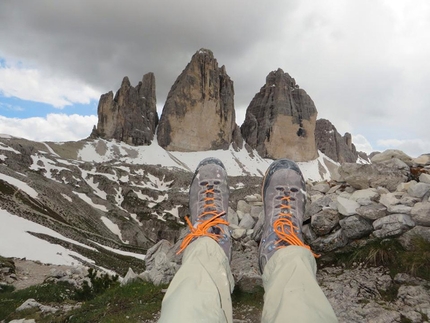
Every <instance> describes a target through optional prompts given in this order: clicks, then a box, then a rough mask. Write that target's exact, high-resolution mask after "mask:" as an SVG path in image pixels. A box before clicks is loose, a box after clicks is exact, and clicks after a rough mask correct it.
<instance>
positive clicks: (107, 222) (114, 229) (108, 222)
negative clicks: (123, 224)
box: [100, 216, 129, 244]
mask: <svg viewBox="0 0 430 323" xmlns="http://www.w3.org/2000/svg"><path fill="white" fill-rule="evenodd" d="M100 219H101V220H102V222H103V224H104V225H105V226H106V227H107V228H108V229H109V230H110V231H112V233H113V234H115V235H117V236H118V238H119V239H120V240H121V241H122V242H123V243H125V244H128V243H129V242H128V241H124V240H122V234H121V230H120V229H119V226H118V224H115V223H113V222H112V221H111V220H110V219H108V218H107V217H105V216H102V217H101V218H100Z"/></svg>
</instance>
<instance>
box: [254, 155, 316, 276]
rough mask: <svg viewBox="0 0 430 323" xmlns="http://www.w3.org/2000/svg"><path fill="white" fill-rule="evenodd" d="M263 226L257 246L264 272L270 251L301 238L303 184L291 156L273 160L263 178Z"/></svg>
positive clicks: (303, 198)
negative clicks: (289, 158)
mask: <svg viewBox="0 0 430 323" xmlns="http://www.w3.org/2000/svg"><path fill="white" fill-rule="evenodd" d="M262 195H263V203H264V216H265V219H264V226H263V234H262V237H261V242H260V247H259V264H260V270H261V273H263V270H264V267H265V266H266V264H267V262H268V261H269V259H270V258H271V257H272V255H273V254H274V253H275V252H276V251H277V250H278V249H280V248H283V247H286V246H289V245H297V246H302V247H305V248H308V249H310V248H309V247H308V246H306V245H305V244H304V242H303V236H302V222H303V214H304V211H305V204H306V185H305V182H304V180H303V175H302V172H301V171H300V168H299V167H298V166H297V164H296V163H294V162H293V161H291V160H288V159H279V160H276V161H274V162H273V163H272V164H271V165H270V167H269V169H268V170H267V171H266V175H265V176H264V180H263V193H262Z"/></svg>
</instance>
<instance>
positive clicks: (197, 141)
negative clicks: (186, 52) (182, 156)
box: [157, 49, 236, 151]
mask: <svg viewBox="0 0 430 323" xmlns="http://www.w3.org/2000/svg"><path fill="white" fill-rule="evenodd" d="M233 96H234V90H233V81H232V80H231V79H230V77H229V76H228V75H227V73H226V70H225V67H224V66H222V67H221V68H219V67H218V62H217V60H216V59H215V58H214V56H213V53H212V52H211V51H210V50H206V49H201V50H199V51H198V52H197V53H195V54H194V56H193V57H192V59H191V62H190V63H189V64H188V65H187V66H186V68H185V69H184V71H183V72H182V73H181V75H179V77H178V78H177V80H176V82H175V83H174V84H173V86H172V89H171V90H170V92H169V94H168V97H167V100H166V103H165V105H164V109H163V113H162V115H161V118H160V124H159V126H158V129H157V139H158V143H159V145H160V146H161V147H163V148H165V149H167V150H174V151H205V150H211V149H227V148H228V147H229V145H230V143H231V142H232V138H233V132H234V130H235V128H236V123H235V112H234V98H233Z"/></svg>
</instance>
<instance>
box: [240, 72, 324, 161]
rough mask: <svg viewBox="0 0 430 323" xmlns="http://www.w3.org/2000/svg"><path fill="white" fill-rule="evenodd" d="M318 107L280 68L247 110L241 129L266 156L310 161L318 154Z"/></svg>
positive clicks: (271, 74)
mask: <svg viewBox="0 0 430 323" xmlns="http://www.w3.org/2000/svg"><path fill="white" fill-rule="evenodd" d="M316 117H317V109H316V107H315V104H314V102H313V101H312V99H311V98H310V97H309V95H308V94H307V93H306V92H305V91H304V90H302V89H300V88H299V86H298V85H297V84H296V82H295V80H294V79H293V78H292V77H291V76H290V75H288V74H287V73H284V71H283V70H282V69H278V70H276V71H272V72H270V73H269V75H268V76H267V77H266V84H265V85H264V86H263V87H262V88H261V89H260V92H258V93H257V94H256V95H255V96H254V98H253V99H252V101H251V103H250V104H249V106H248V108H247V110H246V116H245V121H244V123H243V124H242V126H241V132H242V136H243V138H244V140H245V141H246V142H247V143H248V145H249V146H250V147H251V148H253V149H256V150H257V152H258V153H259V155H260V156H262V157H265V158H272V159H278V158H289V159H292V160H294V161H309V160H313V159H316V158H317V157H318V154H317V147H316V143H315V123H316Z"/></svg>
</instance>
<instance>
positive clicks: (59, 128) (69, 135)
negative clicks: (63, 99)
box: [0, 113, 97, 141]
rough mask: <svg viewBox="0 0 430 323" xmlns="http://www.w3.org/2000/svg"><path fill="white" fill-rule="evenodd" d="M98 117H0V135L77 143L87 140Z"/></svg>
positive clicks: (53, 115)
mask: <svg viewBox="0 0 430 323" xmlns="http://www.w3.org/2000/svg"><path fill="white" fill-rule="evenodd" d="M94 125H97V116H94V115H91V116H81V115H77V114H72V115H65V114H54V113H51V114H48V115H47V116H46V118H41V117H34V118H26V119H18V118H6V117H3V116H0V133H2V134H8V135H12V136H14V137H20V138H26V139H30V140H35V141H75V140H80V139H84V138H87V137H88V136H89V135H90V133H91V130H92V128H93V126H94Z"/></svg>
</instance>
